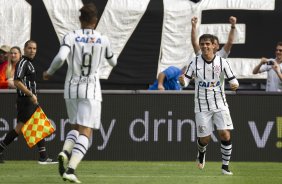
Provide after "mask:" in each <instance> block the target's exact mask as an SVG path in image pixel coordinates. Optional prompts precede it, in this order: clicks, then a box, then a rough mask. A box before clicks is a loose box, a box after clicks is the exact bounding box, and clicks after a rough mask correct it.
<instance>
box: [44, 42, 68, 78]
mask: <svg viewBox="0 0 282 184" xmlns="http://www.w3.org/2000/svg"><path fill="white" fill-rule="evenodd" d="M69 52H70V48H69V47H68V46H66V45H62V46H61V48H60V50H59V52H58V54H57V55H56V56H55V58H54V59H53V61H52V63H51V65H50V67H49V69H48V70H47V73H48V74H50V75H53V74H54V73H55V72H56V70H58V69H59V68H61V66H62V65H63V64H64V62H65V60H66V59H67V56H68V54H69Z"/></svg>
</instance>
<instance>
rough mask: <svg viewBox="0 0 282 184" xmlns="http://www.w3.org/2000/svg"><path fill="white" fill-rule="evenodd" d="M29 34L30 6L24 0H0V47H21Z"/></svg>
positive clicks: (28, 37)
mask: <svg viewBox="0 0 282 184" xmlns="http://www.w3.org/2000/svg"><path fill="white" fill-rule="evenodd" d="M30 33H31V6H30V5H29V4H28V3H27V2H26V1H25V0H1V6H0V45H4V44H5V45H10V46H20V47H23V46H24V43H25V42H26V41H27V40H28V39H30Z"/></svg>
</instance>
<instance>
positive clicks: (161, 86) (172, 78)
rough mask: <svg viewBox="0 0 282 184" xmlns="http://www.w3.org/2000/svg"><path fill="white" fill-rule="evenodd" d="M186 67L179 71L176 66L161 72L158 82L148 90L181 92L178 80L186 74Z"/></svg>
mask: <svg viewBox="0 0 282 184" xmlns="http://www.w3.org/2000/svg"><path fill="white" fill-rule="evenodd" d="M185 69H186V67H183V68H182V69H179V68H177V67H175V66H170V67H168V68H167V69H165V70H164V71H162V72H160V73H159V75H158V78H157V80H155V82H154V83H153V84H152V85H150V87H149V89H148V90H181V89H182V87H181V85H180V83H179V80H178V78H179V77H180V76H181V75H182V74H183V73H184V72H185Z"/></svg>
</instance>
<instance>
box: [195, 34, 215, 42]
mask: <svg viewBox="0 0 282 184" xmlns="http://www.w3.org/2000/svg"><path fill="white" fill-rule="evenodd" d="M201 40H210V41H211V42H212V43H214V40H215V37H214V35H212V34H203V35H201V36H200V38H199V42H201Z"/></svg>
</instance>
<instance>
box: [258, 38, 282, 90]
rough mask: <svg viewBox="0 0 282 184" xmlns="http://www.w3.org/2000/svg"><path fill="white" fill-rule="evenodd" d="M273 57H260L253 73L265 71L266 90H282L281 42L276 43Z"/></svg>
mask: <svg viewBox="0 0 282 184" xmlns="http://www.w3.org/2000/svg"><path fill="white" fill-rule="evenodd" d="M275 56H276V57H275V59H273V58H265V57H262V58H261V61H260V63H259V64H258V65H257V66H256V67H255V68H254V70H253V74H258V73H262V72H267V80H266V91H273V92H281V91H282V74H281V72H282V71H281V68H282V42H278V43H277V45H276V51H275Z"/></svg>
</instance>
